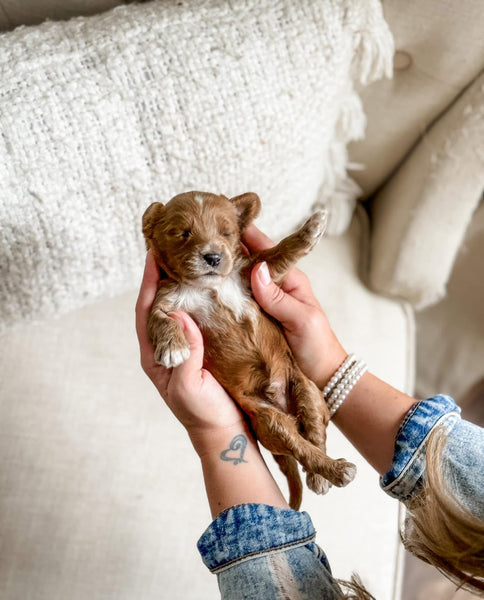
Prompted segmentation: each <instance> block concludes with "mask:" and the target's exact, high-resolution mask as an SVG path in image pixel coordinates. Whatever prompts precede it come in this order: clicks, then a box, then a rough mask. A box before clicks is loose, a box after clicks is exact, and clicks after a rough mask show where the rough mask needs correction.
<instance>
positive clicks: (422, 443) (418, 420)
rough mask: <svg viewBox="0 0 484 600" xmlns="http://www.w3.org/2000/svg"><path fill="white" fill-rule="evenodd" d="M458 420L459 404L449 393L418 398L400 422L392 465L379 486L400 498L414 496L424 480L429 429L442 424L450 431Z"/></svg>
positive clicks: (430, 430) (407, 498) (404, 499)
mask: <svg viewBox="0 0 484 600" xmlns="http://www.w3.org/2000/svg"><path fill="white" fill-rule="evenodd" d="M458 421H460V408H459V407H458V406H457V404H456V403H455V402H454V400H453V399H452V398H450V397H449V396H445V395H442V394H441V395H438V396H434V397H433V398H428V399H427V400H422V401H421V402H417V403H416V404H415V405H414V406H413V407H412V408H411V409H410V411H409V412H408V413H407V415H406V417H405V419H404V420H403V422H402V424H401V426H400V429H399V431H398V434H397V437H396V441H395V454H394V456H393V462H392V466H391V468H390V470H389V471H388V472H387V473H386V474H385V475H384V476H383V477H382V478H381V479H380V485H381V487H382V489H383V490H384V491H385V492H386V493H387V494H389V495H390V496H393V497H394V498H397V499H398V500H401V501H403V502H405V501H407V500H410V499H411V498H413V497H414V496H416V495H417V494H418V493H419V492H420V490H421V488H422V484H423V481H424V475H425V471H426V448H427V441H428V438H429V435H430V433H431V432H432V431H433V430H434V429H435V428H436V427H438V426H441V425H443V426H444V427H445V428H446V429H447V431H450V430H451V429H452V428H453V427H454V425H455V424H456V423H457V422H458Z"/></svg>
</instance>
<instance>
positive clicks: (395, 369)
mask: <svg viewBox="0 0 484 600" xmlns="http://www.w3.org/2000/svg"><path fill="white" fill-rule="evenodd" d="M360 228H361V224H360V222H359V221H358V220H357V219H355V220H354V222H353V224H352V227H351V229H350V230H349V231H348V233H347V234H345V235H344V236H342V237H338V238H333V239H323V240H322V242H321V243H320V245H319V246H318V247H317V249H316V250H315V251H314V252H313V254H312V255H311V256H309V257H308V258H306V260H305V264H304V267H305V270H306V271H307V272H308V274H309V275H310V276H311V278H312V281H313V282H314V285H315V289H316V291H317V294H318V297H319V298H320V300H321V302H322V304H323V306H324V307H325V309H326V310H327V312H328V315H329V317H330V319H331V322H332V324H333V327H334V328H335V330H336V331H337V333H338V334H339V335H340V337H341V339H342V340H343V341H344V343H345V344H346V345H347V347H348V348H349V349H351V350H354V351H355V352H357V353H360V354H361V355H362V356H365V358H366V359H367V360H368V363H369V365H370V368H371V369H372V370H373V372H375V373H377V374H379V375H381V376H382V377H384V378H385V379H387V380H388V381H390V382H392V383H393V384H394V385H396V386H397V387H399V388H401V389H411V387H412V375H413V359H412V348H413V345H414V340H413V320H412V316H411V313H410V312H408V311H407V309H406V307H405V306H404V305H401V304H399V303H397V302H394V301H391V300H387V299H385V298H382V297H379V296H375V295H374V294H373V293H371V292H369V291H368V290H367V289H366V288H365V287H364V286H363V285H362V284H361V282H360V281H359V279H358V277H357V269H358V263H359V257H360V255H361V249H360V240H361V233H360ZM140 275H141V274H140ZM135 299H136V291H132V292H129V293H127V294H124V295H122V296H119V297H117V298H115V299H111V300H104V301H103V302H101V303H98V304H94V305H92V306H89V307H86V308H83V309H81V310H79V311H76V312H71V313H70V314H68V315H65V316H63V317H61V318H59V319H57V320H49V321H42V322H40V323H38V324H37V325H35V326H27V325H21V326H18V327H16V328H15V329H14V330H11V331H10V332H9V333H8V334H4V335H3V336H2V337H1V338H0V372H1V373H2V374H3V375H2V377H1V378H0V399H1V400H0V409H1V415H2V418H1V420H0V453H1V455H2V461H1V463H0V481H1V482H2V483H1V488H2V494H1V495H0V514H1V515H2V519H0V539H2V545H1V546H0V548H1V550H0V552H1V555H0V596H1V598H2V600H18V599H19V598H29V599H31V600H61V599H62V600H64V599H65V598H69V600H86V599H89V600H133V598H142V599H143V600H159V599H160V598H167V599H168V598H169V599H170V600H181V599H182V598H183V600H213V599H214V598H217V597H218V591H217V585H216V578H215V577H214V576H213V575H211V574H210V573H209V572H208V571H206V570H205V567H203V565H202V563H201V560H200V558H199V556H198V553H197V550H196V548H195V542H196V540H197V538H198V536H199V535H200V534H201V532H202V531H203V529H204V528H205V527H206V526H207V525H208V523H209V522H210V516H209V511H208V506H207V503H206V500H205V495H204V491H203V483H202V478H201V472H200V471H201V470H200V467H199V463H198V459H197V458H196V457H195V454H194V452H193V450H192V449H191V448H190V443H189V441H188V438H187V436H186V434H185V432H184V430H183V428H182V427H181V426H180V425H179V424H178V423H177V422H176V421H175V419H174V418H173V417H172V415H171V413H170V412H169V411H168V409H166V408H165V406H164V404H163V402H162V401H161V399H160V398H159V397H158V395H157V392H156V390H155V389H154V388H153V387H152V386H151V383H150V382H149V381H148V379H147V378H146V376H145V375H144V373H142V371H141V368H140V367H139V358H138V348H137V341H136V337H135V332H134V303H135ZM6 375H7V376H6ZM328 444H329V451H330V452H331V453H332V455H333V456H335V457H336V456H345V457H348V458H350V459H351V460H354V461H355V462H356V463H357V464H358V469H359V472H358V475H357V478H356V480H355V481H354V482H353V483H352V484H351V485H349V486H348V487H347V488H345V489H342V490H332V491H331V492H330V493H329V494H328V495H327V496H325V497H320V496H315V495H312V493H311V492H309V491H307V492H306V494H305V499H304V503H303V509H306V510H308V511H309V512H310V514H311V516H312V518H313V520H314V522H315V526H316V528H317V530H318V532H319V533H318V541H319V543H320V544H321V546H322V547H323V548H324V549H325V550H326V551H327V553H328V556H329V558H330V561H331V564H332V568H333V570H334V572H335V574H336V575H337V576H345V577H346V576H349V574H350V571H351V570H353V569H354V570H356V571H358V572H359V573H360V574H361V576H362V577H363V579H364V580H365V582H366V583H367V584H368V586H369V587H370V589H371V590H372V591H373V593H374V594H375V596H376V597H377V598H378V600H397V599H398V597H399V595H398V585H399V583H398V582H399V580H400V572H401V571H400V566H401V565H400V558H401V557H400V545H399V541H398V535H397V524H398V518H399V514H398V509H399V507H398V503H397V502H396V501H394V500H392V499H391V498H388V497H386V496H385V494H384V493H383V492H382V491H381V490H380V489H379V487H378V476H377V474H376V473H375V472H374V471H372V469H371V468H370V467H368V465H365V464H364V463H363V461H362V459H361V458H360V457H359V456H358V455H357V453H356V451H355V450H354V449H353V448H351V447H349V444H348V443H347V442H346V441H345V440H344V439H342V438H341V436H340V435H338V432H337V431H336V430H335V429H334V428H331V431H330V432H329V440H328ZM269 464H270V465H271V466H272V465H273V463H272V460H270V461H269ZM276 470H277V469H276ZM277 477H278V478H279V481H280V482H281V485H283V486H284V487H283V489H285V483H284V481H283V480H282V478H280V477H279V475H277ZM362 515H364V522H365V526H364V527H361V525H360V521H361V519H362ZM382 557H384V559H383V558H382Z"/></svg>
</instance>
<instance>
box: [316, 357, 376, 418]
mask: <svg viewBox="0 0 484 600" xmlns="http://www.w3.org/2000/svg"><path fill="white" fill-rule="evenodd" d="M367 370H368V367H367V365H366V363H365V361H364V360H359V359H357V358H356V357H355V355H354V354H350V355H349V356H348V357H347V358H346V359H345V360H344V362H343V363H342V365H341V366H340V367H339V369H338V370H337V371H336V373H335V374H334V375H333V376H332V377H331V379H330V380H329V382H328V383H327V385H326V386H325V387H324V389H323V396H324V399H325V400H326V404H327V405H328V409H329V416H330V417H332V416H333V415H334V413H335V412H336V411H337V410H338V408H339V407H340V406H341V405H342V404H343V402H344V401H345V400H346V397H347V396H348V394H349V393H350V392H351V390H352V389H353V388H354V386H355V385H356V382H357V381H358V380H359V379H360V377H361V376H362V375H363V373H365V372H366V371H367Z"/></svg>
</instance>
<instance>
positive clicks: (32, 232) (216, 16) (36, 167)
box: [0, 0, 392, 325]
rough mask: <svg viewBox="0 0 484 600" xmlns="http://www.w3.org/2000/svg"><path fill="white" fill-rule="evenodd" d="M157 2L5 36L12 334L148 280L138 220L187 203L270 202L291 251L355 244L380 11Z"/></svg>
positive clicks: (256, 0)
mask: <svg viewBox="0 0 484 600" xmlns="http://www.w3.org/2000/svg"><path fill="white" fill-rule="evenodd" d="M359 5H360V3H359V2H357V1H353V2H352V1H349V0H339V1H336V2H331V3H329V2H307V1H305V0H298V1H294V0H281V1H280V2H277V3H274V2H269V1H268V0H266V1H260V0H240V1H236V2H227V1H222V0H208V1H206V2H190V3H186V2H184V3H181V2H173V1H170V2H161V1H159V2H151V3H147V4H142V5H129V6H123V7H118V8H116V9H114V10H113V11H111V12H108V13H105V14H103V15H98V16H94V17H80V18H76V19H73V20H71V21H68V22H59V23H54V22H47V23H45V24H43V25H40V26H38V27H34V28H25V27H24V28H19V29H16V30H14V31H13V32H11V33H7V34H3V35H2V36H1V37H0V78H1V81H2V88H1V93H0V181H1V182H2V191H1V201H0V230H1V232H2V233H1V235H2V239H1V243H2V246H3V247H4V248H5V250H6V252H5V253H4V254H3V256H2V258H1V262H0V311H1V312H0V323H2V324H3V325H5V324H8V323H13V322H16V321H18V320H19V319H29V318H32V317H34V316H35V317H39V316H44V315H53V314H59V313H62V312H65V311H67V310H69V309H73V308H76V307H79V306H81V305H83V304H85V303H86V302H90V301H93V300H95V299H98V298H100V297H102V296H107V295H114V294H117V293H120V292H122V291H124V290H126V289H128V288H129V287H131V286H132V285H134V282H135V281H137V280H138V276H139V269H140V265H141V264H142V262H143V260H142V255H143V241H142V237H141V235H140V232H139V228H140V216H141V214H142V212H143V210H144V209H145V207H146V206H147V205H148V204H149V203H150V202H152V201H154V200H161V201H163V200H167V199H169V198H170V197H171V196H173V195H175V194H177V193H179V192H182V191H186V190H188V189H201V190H207V191H213V192H220V193H225V194H227V195H232V194H234V195H235V194H238V193H241V192H245V191H248V190H252V191H256V192H257V193H259V194H260V196H261V198H262V202H263V206H264V208H263V214H262V217H261V219H260V225H261V227H262V228H264V229H266V230H267V231H268V232H269V233H270V234H271V235H272V236H275V237H279V236H280V235H282V234H285V233H287V232H288V231H289V230H291V229H293V228H294V227H295V226H296V225H297V224H298V223H299V222H300V221H301V219H302V218H304V217H305V216H306V215H307V213H308V212H309V211H310V209H311V206H312V205H313V203H314V202H315V201H317V200H319V201H320V202H322V203H325V204H329V205H331V206H330V208H331V215H330V228H332V230H333V232H338V231H342V230H344V229H345V228H346V225H347V224H348V223H349V220H350V218H351V213H352V209H353V206H354V199H355V194H356V192H355V189H356V188H355V186H354V185H353V184H352V183H351V181H350V180H349V179H348V178H347V176H346V173H345V167H346V143H347V142H348V140H349V139H352V138H355V137H358V136H360V135H361V134H362V131H363V127H364V116H363V113H362V110H361V104H360V101H359V98H358V96H357V95H356V94H355V92H354V90H353V79H354V76H353V74H354V73H357V74H358V78H359V79H360V80H361V81H363V82H368V81H370V80H371V79H374V78H375V77H379V76H381V75H383V74H384V73H388V70H389V68H390V63H391V56H392V39H391V35H390V34H389V31H388V29H387V26H386V24H385V22H384V21H383V18H382V15H381V7H380V4H379V2H377V1H376V0H372V1H371V2H367V3H365V6H364V8H359Z"/></svg>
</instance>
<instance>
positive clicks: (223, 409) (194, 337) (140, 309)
mask: <svg viewBox="0 0 484 600" xmlns="http://www.w3.org/2000/svg"><path fill="white" fill-rule="evenodd" d="M159 279H160V274H159V271H158V267H157V265H156V262H155V259H154V257H153V255H152V253H151V252H148V254H147V257H146V265H145V270H144V274H143V280H142V282H141V288H140V291H139V296H138V300H137V302H136V332H137V334H138V341H139V346H140V355H141V366H142V368H143V370H144V371H145V373H146V374H147V375H148V377H149V378H150V379H151V381H152V382H153V383H154V385H155V387H156V389H157V390H158V391H159V392H160V394H161V396H162V398H163V399H164V401H165V402H166V404H167V405H168V407H169V408H170V410H171V411H172V412H173V414H174V415H175V416H176V417H177V419H178V420H179V421H180V422H181V423H182V425H183V426H184V427H185V428H186V429H187V431H188V434H189V436H190V438H191V439H192V442H193V444H194V446H195V449H196V450H197V452H199V453H200V452H203V451H205V445H206V443H207V441H210V439H211V437H212V438H213V439H215V438H216V435H217V433H218V432H220V431H224V430H225V431H226V430H230V429H233V428H235V429H239V430H240V427H241V424H242V423H243V417H242V414H241V412H240V410H239V409H238V408H237V406H236V404H235V402H234V401H233V400H232V398H231V397H230V396H229V395H228V394H227V392H226V391H225V390H224V388H223V387H222V386H221V385H220V384H219V383H218V382H217V381H216V380H215V378H214V377H212V375H211V374H210V373H209V372H208V371H207V370H206V369H204V368H203V350H204V349H203V339H202V334H201V333H200V330H199V329H198V327H197V325H196V324H195V322H194V321H193V320H192V319H191V318H190V317H189V316H188V315H187V314H186V313H184V312H182V311H176V312H174V313H172V315H171V317H172V318H173V319H175V320H176V321H177V322H178V323H179V324H180V326H181V327H182V329H183V332H184V334H185V337H186V339H187V341H188V343H189V345H190V358H189V359H188V360H187V361H185V362H184V363H183V364H181V365H180V366H178V367H175V368H173V369H166V368H165V367H163V366H161V365H159V364H158V363H157V362H156V361H155V359H154V348H153V345H152V344H151V342H150V340H149V338H148V334H147V329H146V324H147V321H148V316H149V312H150V309H151V305H152V304H153V300H154V298H155V295H156V291H157V289H158V284H159Z"/></svg>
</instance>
